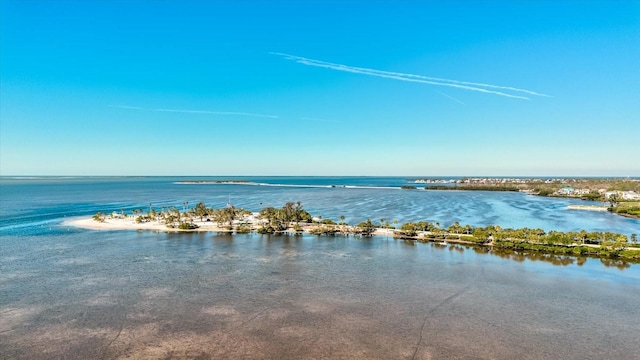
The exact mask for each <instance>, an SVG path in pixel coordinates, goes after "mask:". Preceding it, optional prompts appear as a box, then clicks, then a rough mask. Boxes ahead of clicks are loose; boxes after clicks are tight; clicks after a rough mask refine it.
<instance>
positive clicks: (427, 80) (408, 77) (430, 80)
mask: <svg viewBox="0 0 640 360" xmlns="http://www.w3.org/2000/svg"><path fill="white" fill-rule="evenodd" d="M270 54H272V55H277V56H281V57H284V58H285V59H287V60H292V61H295V62H297V63H299V64H302V65H307V66H315V67H321V68H327V69H332V70H337V71H344V72H350V73H355V74H363V75H369V76H377V77H381V78H387V79H394V80H400V81H408V82H417V83H423V84H429V85H436V86H448V87H453V88H459V89H464V90H470V91H479V92H483V93H488V94H494V95H500V96H506V97H510V98H516V99H525V100H528V99H529V98H528V97H526V96H521V95H513V94H509V93H506V92H504V90H506V91H511V92H518V93H524V94H528V95H534V96H544V97H550V96H549V95H546V94H541V93H537V92H535V91H531V90H526V89H519V88H515V87H510V86H500V85H493V84H483V83H474V82H468V81H459V80H451V79H442V78H435V77H429V76H423V75H416V74H407V73H399V72H392V71H383V70H376V69H369V68H362V67H357V66H349V65H343V64H336V63H331V62H327V61H322V60H315V59H310V58H305V57H302V56H297V55H290V54H285V53H279V52H271V53H270ZM488 89H498V90H503V91H496V90H488Z"/></svg>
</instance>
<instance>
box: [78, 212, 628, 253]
mask: <svg viewBox="0 0 640 360" xmlns="http://www.w3.org/2000/svg"><path fill="white" fill-rule="evenodd" d="M393 223H394V224H393V225H391V224H390V223H389V222H388V221H384V219H381V220H380V222H379V223H375V222H373V221H371V219H367V221H363V222H360V223H358V224H356V225H349V224H347V223H346V222H345V217H344V216H341V217H340V221H339V222H336V221H334V220H331V219H327V218H323V217H322V216H312V215H311V214H309V213H308V212H307V211H306V210H305V209H304V208H303V207H302V204H301V203H300V202H297V203H294V202H288V203H286V204H285V205H284V206H283V207H281V208H274V207H266V208H264V209H262V210H260V211H259V212H251V211H248V210H245V209H242V208H236V207H234V206H232V205H230V204H229V205H228V206H227V207H224V208H220V209H213V208H208V207H207V206H206V205H205V204H204V203H203V202H200V203H198V204H196V206H195V207H192V208H188V207H187V203H185V206H184V207H183V211H180V210H179V209H177V208H176V207H169V208H163V209H160V210H156V209H154V208H153V207H152V206H149V208H148V210H143V209H134V210H133V211H132V212H131V213H126V212H125V211H124V210H121V211H120V212H112V213H110V214H106V213H102V212H98V213H97V214H95V215H93V216H92V217H86V218H80V219H76V220H73V221H70V222H68V224H70V225H73V226H77V227H82V228H88V229H96V230H104V229H107V230H127V229H129V230H155V231H171V232H193V231H212V232H227V233H238V234H243V233H250V232H255V233H260V234H285V235H301V234H304V233H307V234H315V235H324V236H332V235H344V236H362V237H371V236H374V235H377V236H392V237H393V238H395V239H402V240H406V241H417V242H437V243H452V244H465V245H471V246H481V247H490V248H497V249H498V248H499V249H505V250H513V251H516V252H525V253H528V252H542V253H549V254H555V255H573V256H591V257H601V258H611V259H621V260H625V261H634V262H640V244H639V243H638V235H637V234H632V235H631V238H630V239H629V238H628V237H627V235H623V234H618V233H612V232H587V231H585V230H582V231H579V232H560V231H544V230H542V229H530V228H522V229H510V228H502V227H500V226H498V225H489V226H486V227H474V226H471V225H461V224H459V223H458V222H455V223H454V224H452V225H450V226H449V227H446V228H445V227H441V226H440V224H439V223H437V222H436V223H432V222H428V221H420V222H408V223H404V224H401V225H399V224H398V223H397V221H394V222H393ZM398 225H399V226H398Z"/></svg>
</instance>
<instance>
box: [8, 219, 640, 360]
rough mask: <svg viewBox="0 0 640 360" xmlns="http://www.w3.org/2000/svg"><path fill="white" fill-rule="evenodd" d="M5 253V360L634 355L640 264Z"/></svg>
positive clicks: (343, 246)
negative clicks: (53, 359)
mask: <svg viewBox="0 0 640 360" xmlns="http://www.w3.org/2000/svg"><path fill="white" fill-rule="evenodd" d="M7 240H9V243H10V245H9V246H3V256H2V276H1V278H0V284H1V289H2V290H1V291H0V294H1V295H2V296H1V297H0V299H1V300H0V306H1V308H0V311H1V313H2V317H1V318H2V320H1V321H0V348H1V349H3V350H2V353H3V358H24V359H27V358H29V359H38V358H42V359H48V358H119V357H133V358H140V357H143V358H148V357H160V358H166V357H174V358H195V357H198V356H200V358H212V359H215V358H242V359H246V358H267V359H282V358H313V357H322V358H380V359H389V358H394V359H397V358H407V359H409V358H414V354H415V358H416V359H427V358H431V357H433V358H487V359H489V358H502V359H510V358H558V357H560V358H573V359H584V358H633V357H635V356H637V354H638V353H640V344H639V343H638V342H637V334H638V333H639V331H640V321H638V320H640V319H639V318H638V315H637V314H638V312H637V311H636V307H637V306H636V301H637V299H638V298H639V296H640V271H639V269H638V267H637V266H633V265H632V266H631V267H629V268H626V269H624V270H620V269H618V268H616V267H615V266H613V267H606V266H603V264H602V263H601V262H600V261H599V260H596V259H588V260H586V261H585V262H583V263H582V264H581V265H578V262H576V261H574V262H573V263H572V264H567V265H564V266H558V265H554V264H553V263H552V262H548V261H533V260H528V259H526V258H523V259H521V261H514V260H512V259H507V258H504V257H500V256H497V255H493V254H487V253H484V250H477V249H476V250H474V249H471V248H469V249H465V248H462V247H460V246H453V247H450V246H444V247H439V246H437V245H433V244H413V243H406V242H403V241H395V240H392V239H385V238H374V239H362V238H353V237H350V238H345V237H335V238H334V237H324V238H322V237H315V236H302V237H294V236H271V237H269V236H261V235H255V234H250V235H236V236H228V235H215V234H211V233H201V234H167V233H154V232H126V231H107V232H90V231H84V230H72V231H69V232H68V233H66V234H64V235H63V234H59V235H56V236H52V237H47V238H39V237H32V238H20V239H18V238H16V239H4V241H7ZM11 240H13V241H11ZM6 244H7V243H5V245H6Z"/></svg>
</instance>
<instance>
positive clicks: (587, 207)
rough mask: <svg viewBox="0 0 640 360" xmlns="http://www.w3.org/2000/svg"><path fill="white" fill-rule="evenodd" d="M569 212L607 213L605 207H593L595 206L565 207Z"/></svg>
mask: <svg viewBox="0 0 640 360" xmlns="http://www.w3.org/2000/svg"><path fill="white" fill-rule="evenodd" d="M567 209H569V210H586V211H609V209H607V207H606V206H595V205H569V206H567Z"/></svg>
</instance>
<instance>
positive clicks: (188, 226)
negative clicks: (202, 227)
mask: <svg viewBox="0 0 640 360" xmlns="http://www.w3.org/2000/svg"><path fill="white" fill-rule="evenodd" d="M197 228H199V226H198V225H196V224H194V223H191V222H183V223H180V225H178V229H180V230H193V229H197Z"/></svg>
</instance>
